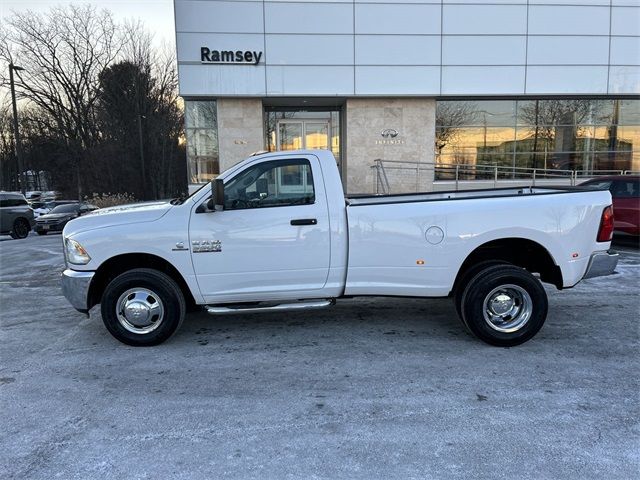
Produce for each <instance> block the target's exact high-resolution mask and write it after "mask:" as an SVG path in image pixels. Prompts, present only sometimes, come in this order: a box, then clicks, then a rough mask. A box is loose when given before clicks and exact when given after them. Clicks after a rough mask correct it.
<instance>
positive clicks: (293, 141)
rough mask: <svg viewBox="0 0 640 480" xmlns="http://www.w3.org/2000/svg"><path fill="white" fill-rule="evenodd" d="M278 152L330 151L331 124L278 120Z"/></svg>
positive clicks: (315, 121)
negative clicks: (298, 150) (301, 150)
mask: <svg viewBox="0 0 640 480" xmlns="http://www.w3.org/2000/svg"><path fill="white" fill-rule="evenodd" d="M277 133H278V139H277V145H278V150H297V149H307V150H317V149H324V150H326V149H329V122H328V121H324V120H283V119H281V120H278V128H277Z"/></svg>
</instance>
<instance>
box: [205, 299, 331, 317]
mask: <svg viewBox="0 0 640 480" xmlns="http://www.w3.org/2000/svg"><path fill="white" fill-rule="evenodd" d="M334 303H335V300H316V301H312V302H294V303H279V304H277V305H269V306H264V307H260V306H257V307H256V306H251V307H236V308H231V307H224V306H217V307H212V306H208V307H206V309H207V313H210V314H212V315H230V314H236V313H258V312H265V313H268V312H282V311H284V310H317V309H320V308H327V307H330V306H331V305H333V304H334Z"/></svg>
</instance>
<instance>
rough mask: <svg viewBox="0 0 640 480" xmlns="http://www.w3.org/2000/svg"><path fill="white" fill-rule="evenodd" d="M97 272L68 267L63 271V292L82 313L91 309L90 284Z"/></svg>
mask: <svg viewBox="0 0 640 480" xmlns="http://www.w3.org/2000/svg"><path fill="white" fill-rule="evenodd" d="M94 275H95V272H78V271H76V270H70V269H66V270H65V271H64V272H62V293H63V294H64V296H65V297H66V299H67V300H69V303H70V304H71V306H72V307H73V308H75V309H76V310H78V311H79V312H82V313H87V312H88V311H89V308H88V305H89V286H90V285H91V280H92V279H93V276H94Z"/></svg>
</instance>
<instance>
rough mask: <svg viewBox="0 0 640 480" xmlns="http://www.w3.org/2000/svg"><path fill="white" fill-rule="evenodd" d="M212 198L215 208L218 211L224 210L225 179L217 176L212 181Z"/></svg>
mask: <svg viewBox="0 0 640 480" xmlns="http://www.w3.org/2000/svg"><path fill="white" fill-rule="evenodd" d="M211 198H212V199H213V208H212V210H215V211H216V212H221V211H222V210H224V181H222V180H221V179H219V178H216V179H215V180H214V181H212V182H211Z"/></svg>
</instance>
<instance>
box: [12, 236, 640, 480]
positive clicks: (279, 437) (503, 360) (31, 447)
mask: <svg viewBox="0 0 640 480" xmlns="http://www.w3.org/2000/svg"><path fill="white" fill-rule="evenodd" d="M8 238H9V237H0V285H1V290H0V345H1V348H0V425H1V427H2V428H1V430H0V432H1V434H0V472H2V473H0V477H2V478H25V479H48V480H49V479H53V478H63V479H83V480H85V479H92V478H100V479H122V478H140V479H147V478H148V479H160V478H162V479H164V478H207V479H209V478H212V479H213V478H216V479H217V478H237V479H247V478H249V479H252V478H255V479H271V478H275V479H286V478H292V479H308V478H323V479H324V478H326V479H341V478H356V479H376V478H381V479H382V478H384V479H387V478H399V479H410V478H416V479H418V478H419V479H425V478H426V479H428V478H434V479H448V478H464V479H470V478H483V479H485V478H496V479H513V478H540V479H557V478H562V479H574V478H575V479H591V478H592V479H602V478H607V479H625V480H626V479H630V478H638V472H639V471H640V426H639V420H638V419H640V398H639V392H640V381H639V380H640V368H639V367H640V356H639V355H638V353H639V343H640V342H639V328H638V327H639V326H638V322H639V318H640V296H639V295H638V293H639V286H640V253H639V252H638V249H637V246H636V245H635V244H634V243H633V242H631V243H627V241H625V240H623V241H622V243H621V244H620V245H619V246H620V250H621V251H622V259H621V262H620V265H619V267H618V271H617V274H616V275H612V276H609V277H605V278H594V279H589V280H586V281H583V282H582V283H580V284H579V285H578V286H576V287H575V288H573V289H569V290H565V291H562V292H558V291H556V290H555V289H553V288H550V289H549V290H548V293H549V301H550V308H549V316H548V319H547V323H546V324H545V326H544V327H543V329H542V330H541V331H540V333H539V334H538V335H537V336H536V337H535V338H534V339H533V340H531V341H529V342H528V343H526V344H524V345H521V346H519V347H515V348H495V347H490V346H488V345H485V344H483V343H481V342H479V341H478V340H476V339H474V338H473V337H471V336H470V335H469V334H467V333H466V331H465V330H464V328H463V326H462V325H461V323H460V322H459V321H458V319H457V318H456V315H455V310H454V308H453V306H452V304H451V303H450V301H448V300H445V299H437V300H427V299H390V298H365V299H355V300H345V301H340V302H339V303H338V304H337V305H336V306H335V307H333V308H331V309H327V310H323V311H319V312H312V313H310V312H304V313H279V314H262V315H259V314H252V315H243V316H224V317H212V316H209V315H207V314H204V313H197V314H191V315H189V316H188V317H187V319H186V321H185V323H184V324H183V326H182V328H181V330H180V331H179V332H178V333H177V334H176V335H175V336H174V337H172V338H171V339H170V340H169V341H168V342H166V343H164V344H162V345H160V346H158V347H153V348H133V347H128V346H125V345H122V344H120V343H118V342H117V341H116V340H115V339H113V338H112V337H111V336H110V335H109V334H108V333H107V331H106V329H105V328H104V326H103V325H102V321H101V319H100V314H99V311H98V310H99V309H93V310H92V312H91V318H87V317H86V316H84V315H82V314H80V313H78V312H76V311H75V310H73V309H72V307H71V306H70V305H69V304H68V303H67V302H66V300H65V299H64V298H63V297H62V295H61V291H60V287H59V276H60V272H61V270H62V269H63V258H62V248H61V247H62V245H61V237H60V235H48V236H46V237H37V236H35V235H31V236H30V237H29V238H28V239H26V240H9V239H8Z"/></svg>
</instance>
